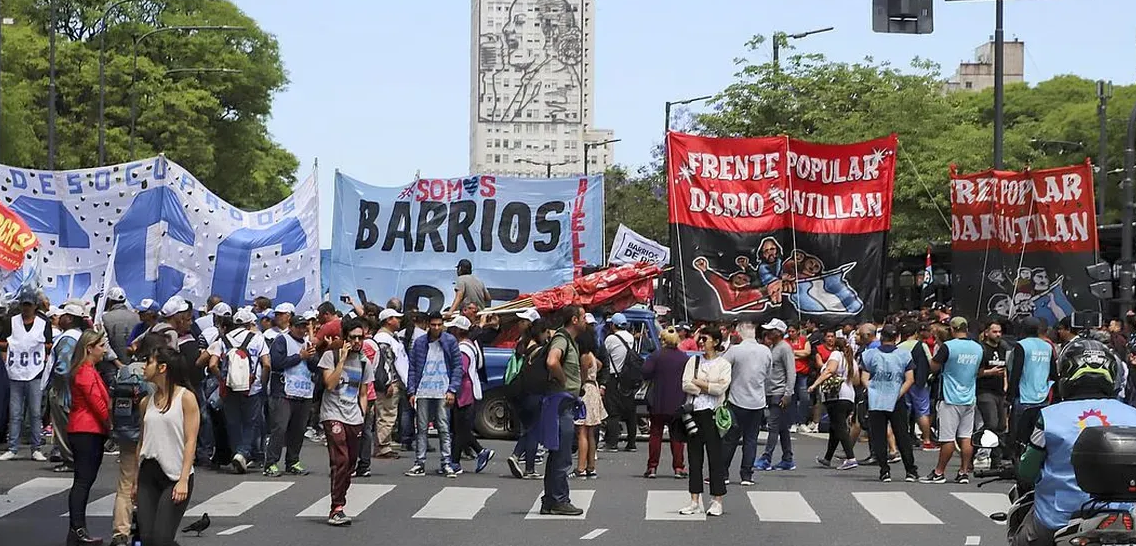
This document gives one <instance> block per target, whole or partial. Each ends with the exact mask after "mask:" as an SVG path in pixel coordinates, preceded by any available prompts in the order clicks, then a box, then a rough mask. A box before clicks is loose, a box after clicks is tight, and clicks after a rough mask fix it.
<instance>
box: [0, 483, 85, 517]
mask: <svg viewBox="0 0 1136 546" xmlns="http://www.w3.org/2000/svg"><path fill="white" fill-rule="evenodd" d="M72 481H73V480H72V478H33V479H31V480H28V481H26V482H24V483H21V484H20V485H17V486H15V487H13V488H12V489H11V490H9V491H8V492H7V493H5V494H3V495H0V518H2V517H4V516H6V515H8V514H11V513H12V512H15V511H16V510H22V509H24V508H27V507H28V506H31V505H32V504H34V503H36V502H38V501H40V500H43V499H46V498H48V497H50V496H52V495H57V494H59V493H62V492H64V491H66V490H68V489H71V482H72Z"/></svg>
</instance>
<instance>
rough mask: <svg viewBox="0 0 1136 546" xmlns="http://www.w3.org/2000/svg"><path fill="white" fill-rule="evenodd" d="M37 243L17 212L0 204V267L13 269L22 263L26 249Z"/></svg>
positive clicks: (37, 240) (36, 239)
mask: <svg viewBox="0 0 1136 546" xmlns="http://www.w3.org/2000/svg"><path fill="white" fill-rule="evenodd" d="M38 245H39V238H37V237H36V235H35V233H32V230H31V229H29V228H28V224H27V223H26V222H24V219H23V218H21V217H20V215H19V214H16V213H14V212H12V210H11V209H9V208H8V207H5V206H4V205H0V268H3V269H5V270H7V271H15V270H17V269H19V268H20V267H21V266H23V264H24V255H25V254H26V253H27V251H29V250H31V249H33V248H35V247H36V246H38Z"/></svg>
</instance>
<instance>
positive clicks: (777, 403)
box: [753, 319, 797, 470]
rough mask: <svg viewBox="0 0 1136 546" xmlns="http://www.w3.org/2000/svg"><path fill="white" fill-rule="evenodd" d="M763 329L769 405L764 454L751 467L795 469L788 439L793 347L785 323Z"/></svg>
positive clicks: (794, 378) (773, 322)
mask: <svg viewBox="0 0 1136 546" xmlns="http://www.w3.org/2000/svg"><path fill="white" fill-rule="evenodd" d="M761 327H762V329H764V330H765V345H766V346H768V347H769V350H770V352H771V353H772V356H773V365H772V367H771V368H770V370H769V379H768V380H767V381H766V382H765V398H766V401H767V402H768V404H769V419H768V421H767V422H768V425H769V426H768V429H769V437H768V438H767V439H766V441H765V453H763V454H762V455H761V458H760V459H758V460H757V463H755V464H754V465H753V468H754V469H756V470H796V469H797V464H796V463H794V462H793V440H792V438H791V437H790V436H789V425H791V424H792V421H793V407H792V405H791V404H790V402H792V399H793V385H795V384H796V381H797V366H796V362H795V359H794V356H793V347H791V346H790V345H789V343H788V342H787V341H785V332H786V331H787V330H788V329H789V328H788V326H786V324H785V321H783V320H781V319H773V320H771V321H769V322H767V323H766V324H764V325H762V326H761ZM778 440H780V441H781V462H779V463H777V464H776V465H774V464H773V450H774V449H776V448H777V441H778Z"/></svg>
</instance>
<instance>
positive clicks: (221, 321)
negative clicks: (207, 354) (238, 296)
mask: <svg viewBox="0 0 1136 546" xmlns="http://www.w3.org/2000/svg"><path fill="white" fill-rule="evenodd" d="M205 317H207V318H208V319H209V326H208V327H206V328H202V329H201V342H202V346H203V347H205V348H208V347H209V346H210V345H212V344H213V342H214V341H217V338H219V337H221V332H222V331H229V330H230V329H231V328H224V326H225V323H226V322H231V321H232V320H233V308H232V307H229V304H227V303H225V302H221V303H218V304H217V305H214V306H213V308H212V309H210V310H209V313H208V314H207V315H205ZM197 324H198V325H199V326H200V325H201V322H200V321H198V322H197Z"/></svg>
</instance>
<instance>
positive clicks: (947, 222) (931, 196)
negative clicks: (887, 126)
mask: <svg viewBox="0 0 1136 546" xmlns="http://www.w3.org/2000/svg"><path fill="white" fill-rule="evenodd" d="M898 144H899V149H900V151H902V152H903V157H904V159H907V162H908V163H909V164H910V165H911V170H912V171H913V172H914V173H915V179H916V180H918V181H919V185H921V186H923V190H924V191H926V192H927V198H928V199H930V200H931V204H932V205H935V210H936V211H937V212H938V213H939V218H942V219H943V224H944V225H946V226H947V231H950V229H951V221H950V220H947V215H946V214H944V213H943V208H942V207H940V206H939V202H938V201H935V194H933V193H931V187H930V186H928V185H927V182H926V181H924V180H923V176H922V175H921V174H919V168H918V167H916V166H915V162H914V161H912V160H911V156H910V155H908V154H907V152H906V151H905V150H904V149H903V142H902V141H900V142H898Z"/></svg>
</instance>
